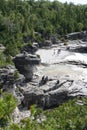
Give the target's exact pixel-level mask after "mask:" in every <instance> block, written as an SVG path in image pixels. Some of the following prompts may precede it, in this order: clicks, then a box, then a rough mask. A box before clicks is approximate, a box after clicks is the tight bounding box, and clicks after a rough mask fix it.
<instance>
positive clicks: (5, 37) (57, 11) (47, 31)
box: [0, 0, 87, 56]
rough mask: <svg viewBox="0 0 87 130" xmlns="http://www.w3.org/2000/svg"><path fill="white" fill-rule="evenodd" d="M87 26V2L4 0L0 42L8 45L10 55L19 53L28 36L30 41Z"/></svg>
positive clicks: (0, 13) (0, 6)
mask: <svg viewBox="0 0 87 130" xmlns="http://www.w3.org/2000/svg"><path fill="white" fill-rule="evenodd" d="M86 29H87V5H74V4H73V3H69V4H68V3H67V2H66V3H64V4H62V3H60V2H59V1H57V0H54V1H53V2H51V1H49V0H37V1H35V0H27V1H26V0H24V1H23V0H0V43H1V44H3V45H4V46H5V47H6V50H5V54H6V55H12V56H15V55H16V54H17V53H19V50H20V48H21V46H22V45H23V44H22V43H23V42H24V39H25V38H26V37H27V36H28V37H29V42H32V41H36V42H39V41H41V40H43V39H46V38H48V39H49V37H50V36H52V35H55V34H60V35H64V34H67V33H71V32H77V31H81V30H86ZM37 34H38V35H37ZM13 49H14V51H13Z"/></svg>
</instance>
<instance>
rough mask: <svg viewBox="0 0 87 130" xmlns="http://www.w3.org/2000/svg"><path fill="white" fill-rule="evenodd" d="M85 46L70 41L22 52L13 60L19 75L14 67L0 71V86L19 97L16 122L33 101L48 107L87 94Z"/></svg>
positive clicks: (22, 116) (40, 105)
mask: <svg viewBox="0 0 87 130" xmlns="http://www.w3.org/2000/svg"><path fill="white" fill-rule="evenodd" d="M86 48H87V42H83V41H82V40H72V41H71V40H70V41H68V42H67V43H63V42H60V43H59V44H54V45H51V46H50V47H47V46H46V47H44V48H41V49H38V51H36V52H33V53H32V54H30V52H25V51H24V52H23V53H22V54H19V55H17V56H16V57H15V59H14V63H15V66H16V68H17V69H18V71H19V72H20V73H21V74H22V75H19V77H17V74H16V71H17V69H15V68H14V67H12V66H10V67H8V68H2V69H1V70H0V71H1V73H0V80H1V83H2V84H1V87H2V88H3V90H4V91H10V92H12V93H13V94H14V96H15V97H16V98H18V108H16V109H15V111H14V113H13V119H14V120H15V122H19V121H20V119H22V118H24V117H27V116H29V115H30V112H29V108H30V106H31V105H32V104H36V105H37V106H38V107H41V108H43V109H48V108H51V107H55V106H59V105H60V104H61V103H63V102H65V101H67V100H69V99H71V98H74V97H76V96H80V97H82V96H87V54H86ZM36 50H37V49H36ZM38 55H39V56H38ZM35 66H36V67H35ZM32 68H33V69H32ZM25 71H26V73H25ZM23 75H24V76H25V77H24V76H23ZM10 81H11V82H10ZM26 113H27V114H26Z"/></svg>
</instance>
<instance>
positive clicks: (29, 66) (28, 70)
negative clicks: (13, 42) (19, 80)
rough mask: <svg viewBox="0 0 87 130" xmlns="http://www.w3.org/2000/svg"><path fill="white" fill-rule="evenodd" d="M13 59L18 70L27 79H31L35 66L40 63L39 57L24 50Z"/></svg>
mask: <svg viewBox="0 0 87 130" xmlns="http://www.w3.org/2000/svg"><path fill="white" fill-rule="evenodd" d="M13 61H14V63H15V66H16V68H17V69H18V71H19V72H20V73H21V74H23V75H24V76H25V78H26V79H27V80H31V79H32V77H33V72H34V68H35V66H36V65H38V64H40V57H39V56H38V55H32V54H28V53H27V52H24V53H22V54H18V55H17V56H16V57H15V58H14V59H13Z"/></svg>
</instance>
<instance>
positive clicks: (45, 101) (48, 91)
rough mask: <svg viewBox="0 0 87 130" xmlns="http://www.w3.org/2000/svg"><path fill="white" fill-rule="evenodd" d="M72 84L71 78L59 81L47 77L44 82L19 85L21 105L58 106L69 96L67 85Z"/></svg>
mask: <svg viewBox="0 0 87 130" xmlns="http://www.w3.org/2000/svg"><path fill="white" fill-rule="evenodd" d="M72 84H73V81H72V80H65V81H62V82H60V83H59V80H55V79H49V80H48V81H47V82H46V84H43V85H42V84H41V86H40V84H37V85H36V86H32V85H30V84H27V86H26V87H21V88H20V89H21V92H22V93H23V95H24V99H23V101H22V105H23V106H26V107H27V108H29V107H30V106H31V105H32V104H36V105H37V106H39V107H42V108H44V109H45V108H46V109H47V108H50V107H54V106H58V105H60V104H61V103H63V102H65V101H67V100H68V99H70V98H71V96H70V95H69V92H70V91H69V87H71V85H72Z"/></svg>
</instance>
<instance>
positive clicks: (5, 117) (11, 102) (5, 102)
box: [0, 93, 17, 127]
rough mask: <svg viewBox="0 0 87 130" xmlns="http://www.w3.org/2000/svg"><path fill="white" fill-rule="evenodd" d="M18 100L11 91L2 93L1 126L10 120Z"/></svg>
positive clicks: (0, 101)
mask: <svg viewBox="0 0 87 130" xmlns="http://www.w3.org/2000/svg"><path fill="white" fill-rule="evenodd" d="M16 106H17V100H16V99H15V98H14V97H13V96H12V94H10V93H4V94H2V97H1V98H0V126H1V127H2V126H5V125H6V124H7V123H8V122H9V121H10V118H11V117H10V116H11V113H12V112H13V110H14V109H15V107H16Z"/></svg>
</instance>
